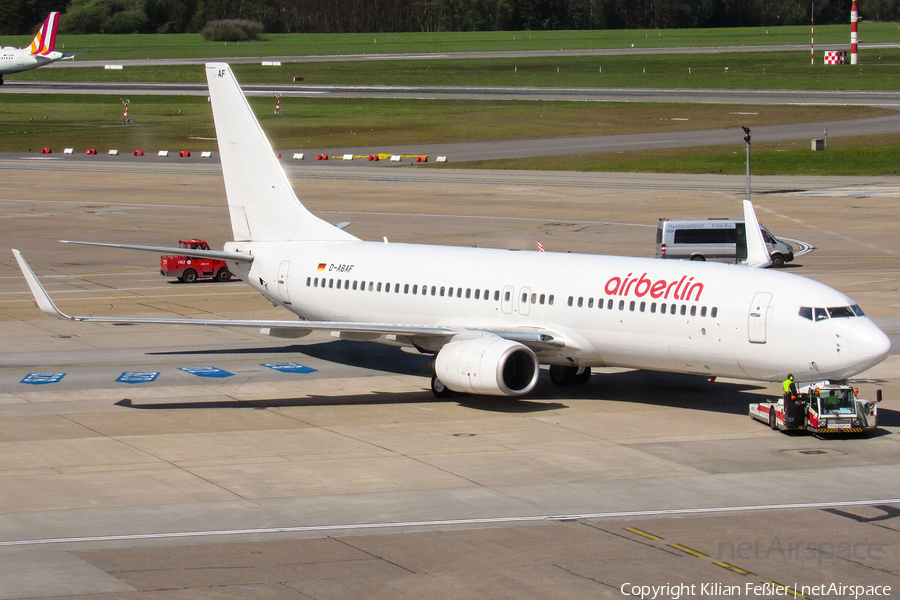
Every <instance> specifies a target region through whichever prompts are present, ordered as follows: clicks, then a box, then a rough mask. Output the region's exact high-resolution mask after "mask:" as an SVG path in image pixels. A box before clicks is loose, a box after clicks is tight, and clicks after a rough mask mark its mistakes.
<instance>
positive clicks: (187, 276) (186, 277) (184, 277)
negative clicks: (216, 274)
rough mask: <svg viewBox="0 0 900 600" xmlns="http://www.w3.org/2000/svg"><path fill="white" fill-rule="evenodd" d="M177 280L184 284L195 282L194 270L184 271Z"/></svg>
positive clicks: (195, 274)
mask: <svg viewBox="0 0 900 600" xmlns="http://www.w3.org/2000/svg"><path fill="white" fill-rule="evenodd" d="M179 279H180V280H181V281H183V282H184V283H194V282H195V281H197V271H195V270H194V269H186V270H185V272H184V273H182V274H181V277H179Z"/></svg>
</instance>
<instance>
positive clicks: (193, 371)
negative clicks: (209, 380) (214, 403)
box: [179, 367, 234, 378]
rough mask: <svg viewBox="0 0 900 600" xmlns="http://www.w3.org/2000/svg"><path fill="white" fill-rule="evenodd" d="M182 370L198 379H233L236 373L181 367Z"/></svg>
mask: <svg viewBox="0 0 900 600" xmlns="http://www.w3.org/2000/svg"><path fill="white" fill-rule="evenodd" d="M179 369H180V370H182V371H184V372H185V373H190V374H191V375H196V376H197V377H220V378H222V377H231V376H232V375H234V373H229V372H228V371H225V370H223V369H219V368H216V367H179Z"/></svg>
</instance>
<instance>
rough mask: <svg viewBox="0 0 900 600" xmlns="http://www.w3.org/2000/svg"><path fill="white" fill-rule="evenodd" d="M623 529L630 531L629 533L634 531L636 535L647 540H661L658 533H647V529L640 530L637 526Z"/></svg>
mask: <svg viewBox="0 0 900 600" xmlns="http://www.w3.org/2000/svg"><path fill="white" fill-rule="evenodd" d="M625 531H630V532H631V533H636V534H637V535H639V536H642V537H645V538H647V539H648V540H654V541H657V542H658V541H660V540H662V538H661V537H659V536H658V535H653V534H652V533H649V532H647V531H642V530H640V529H638V528H637V527H626V528H625Z"/></svg>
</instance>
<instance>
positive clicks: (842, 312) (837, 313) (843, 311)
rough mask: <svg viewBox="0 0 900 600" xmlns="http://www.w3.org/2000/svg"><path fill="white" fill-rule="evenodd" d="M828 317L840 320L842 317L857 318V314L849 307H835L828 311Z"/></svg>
mask: <svg viewBox="0 0 900 600" xmlns="http://www.w3.org/2000/svg"><path fill="white" fill-rule="evenodd" d="M828 316H830V317H831V318H832V319H840V318H842V317H855V316H856V314H855V313H854V312H853V310H852V309H851V308H850V307H849V306H835V307H833V308H829V309H828Z"/></svg>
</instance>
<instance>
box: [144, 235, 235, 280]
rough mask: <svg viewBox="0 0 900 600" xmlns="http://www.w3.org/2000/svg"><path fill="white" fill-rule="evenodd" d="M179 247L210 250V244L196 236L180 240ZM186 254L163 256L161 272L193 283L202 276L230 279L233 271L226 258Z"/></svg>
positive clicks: (160, 264)
mask: <svg viewBox="0 0 900 600" xmlns="http://www.w3.org/2000/svg"><path fill="white" fill-rule="evenodd" d="M178 247H179V248H184V249H185V250H209V244H207V243H206V242H204V241H203V240H198V239H196V238H194V239H190V240H178ZM185 254H186V255H185V256H161V257H160V259H159V272H160V273H161V274H162V275H164V276H166V277H177V278H178V279H179V280H180V281H183V282H184V283H193V282H195V281H197V280H198V279H200V278H205V279H215V280H216V281H229V280H230V279H231V271H229V270H228V265H226V264H225V261H224V260H215V259H212V258H196V257H192V256H190V254H189V253H185Z"/></svg>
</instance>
